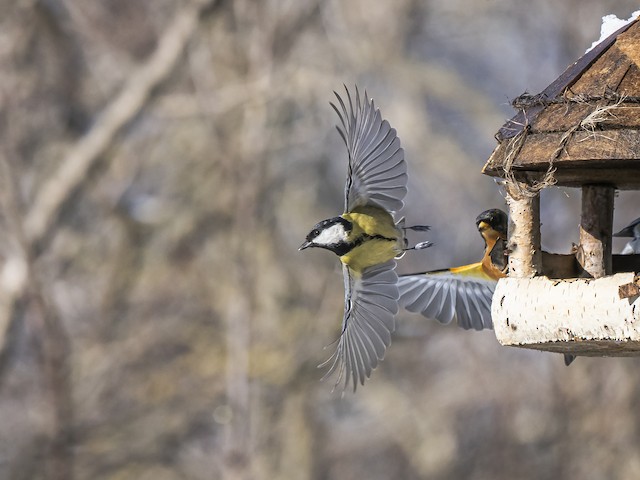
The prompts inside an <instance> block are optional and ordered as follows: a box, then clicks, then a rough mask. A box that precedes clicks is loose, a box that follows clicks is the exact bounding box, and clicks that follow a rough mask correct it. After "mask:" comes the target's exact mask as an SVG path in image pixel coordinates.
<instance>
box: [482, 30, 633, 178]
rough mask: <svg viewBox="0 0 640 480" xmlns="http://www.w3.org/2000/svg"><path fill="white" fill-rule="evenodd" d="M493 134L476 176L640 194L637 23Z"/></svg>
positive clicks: (520, 104) (525, 103) (522, 102)
mask: <svg viewBox="0 0 640 480" xmlns="http://www.w3.org/2000/svg"><path fill="white" fill-rule="evenodd" d="M513 106H514V108H516V109H517V110H518V114H517V115H516V116H515V117H513V118H512V119H511V120H509V121H508V122H507V123H506V124H505V125H504V126H503V127H502V128H501V129H500V130H499V131H498V133H497V134H496V139H497V140H498V146H497V147H496V149H495V150H494V151H493V153H492V155H491V157H490V158H489V160H488V162H487V164H486V165H485V166H484V169H483V173H485V174H487V175H491V176H494V177H502V178H511V179H515V180H518V181H522V182H525V183H528V184H534V183H536V182H540V181H545V182H546V183H547V184H556V185H564V186H570V187H578V186H581V185H585V184H594V183H596V184H609V185H613V186H614V187H616V188H619V189H640V19H637V20H634V21H633V22H631V23H629V24H628V25H625V26H624V27H623V28H621V29H620V30H618V31H617V32H615V33H614V34H612V35H611V36H610V37H608V38H607V39H605V40H604V41H602V42H601V43H600V44H598V45H597V46H596V47H595V48H594V49H592V50H590V51H589V52H587V53H586V54H585V55H584V56H583V57H582V58H580V59H579V60H578V61H577V62H575V63H574V64H573V65H571V66H569V68H567V70H566V71H565V72H564V73H563V74H562V75H561V76H560V77H559V78H558V79H556V80H555V81H554V82H553V83H552V84H551V85H549V86H548V87H547V88H546V89H545V90H544V91H543V92H542V93H540V94H538V95H529V94H524V95H521V96H520V97H518V98H516V99H515V100H514V101H513Z"/></svg>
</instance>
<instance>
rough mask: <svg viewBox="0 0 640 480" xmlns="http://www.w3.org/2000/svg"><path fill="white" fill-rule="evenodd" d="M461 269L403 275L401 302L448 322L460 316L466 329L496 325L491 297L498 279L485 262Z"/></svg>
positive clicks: (399, 285) (410, 307) (460, 321)
mask: <svg viewBox="0 0 640 480" xmlns="http://www.w3.org/2000/svg"><path fill="white" fill-rule="evenodd" d="M460 269H462V271H461V272H459V273H456V272H454V271H452V270H456V269H452V270H441V271H434V272H427V273H421V274H415V275H403V276H401V277H400V278H399V280H398V289H399V291H400V300H399V303H400V305H401V306H402V307H404V308H406V309H407V310H409V311H410V312H415V313H421V314H422V315H424V316H425V317H427V318H434V319H436V320H438V321H439V322H440V323H444V324H447V323H450V322H451V321H452V320H453V319H454V318H456V319H457V321H458V325H459V326H460V327H462V328H464V329H470V328H473V329H475V330H483V329H485V328H493V322H492V321H491V299H492V297H493V292H494V290H495V287H496V283H497V281H496V280H493V279H491V278H489V277H488V276H487V275H486V274H485V273H484V272H483V270H482V265H481V263H475V264H471V265H467V266H465V267H458V270H460Z"/></svg>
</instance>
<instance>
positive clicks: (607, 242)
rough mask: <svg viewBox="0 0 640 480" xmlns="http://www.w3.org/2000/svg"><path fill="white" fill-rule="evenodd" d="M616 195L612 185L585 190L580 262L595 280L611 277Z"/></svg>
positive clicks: (588, 186)
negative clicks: (614, 201)
mask: <svg viewBox="0 0 640 480" xmlns="http://www.w3.org/2000/svg"><path fill="white" fill-rule="evenodd" d="M614 192H615V189H614V188H613V187H612V186H610V185H584V186H583V187H582V216H581V219H580V248H579V253H580V255H579V256H578V261H580V263H581V265H582V268H584V270H585V272H586V273H588V274H589V275H591V276H592V277H593V278H600V277H604V276H605V275H611V270H612V269H611V233H612V229H613V196H614Z"/></svg>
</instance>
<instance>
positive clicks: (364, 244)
mask: <svg viewBox="0 0 640 480" xmlns="http://www.w3.org/2000/svg"><path fill="white" fill-rule="evenodd" d="M345 89H346V87H345ZM346 91H347V103H348V107H347V104H345V102H344V101H343V100H342V98H341V97H340V95H338V94H337V93H336V92H334V93H335V95H336V98H337V99H338V104H339V106H340V108H338V107H337V106H336V105H335V104H333V103H331V106H332V107H333V109H334V110H335V112H336V113H337V114H338V117H339V118H340V124H339V125H338V126H337V129H338V132H339V133H340V136H341V137H342V139H343V141H344V143H345V145H346V147H347V153H348V157H349V164H348V171H347V182H346V185H345V202H344V205H345V207H344V213H343V214H342V215H340V216H338V217H333V218H329V219H327V220H323V221H321V222H320V223H318V224H316V225H315V226H314V227H313V229H312V230H311V232H310V233H309V234H308V235H307V237H306V240H305V242H304V243H303V244H302V245H301V246H300V250H304V249H305V248H309V247H320V248H324V249H327V250H330V251H332V252H333V253H335V254H336V255H338V257H340V261H341V262H342V272H343V277H344V288H345V301H344V316H343V320H342V332H341V334H340V337H339V339H338V340H337V348H336V351H335V352H334V353H333V355H331V357H329V359H328V360H327V361H326V362H324V363H323V364H321V365H320V367H323V366H327V365H329V369H328V372H327V374H326V375H325V377H324V378H326V377H327V376H329V375H330V374H332V373H333V372H335V371H337V372H338V378H337V380H336V386H337V385H338V384H339V383H340V382H341V381H342V380H344V387H345V388H346V387H347V386H348V384H349V382H352V383H353V389H354V391H355V389H356V387H357V384H358V383H360V384H364V381H365V378H368V377H369V376H370V375H371V372H372V370H373V369H374V368H375V367H376V366H377V365H378V362H379V361H380V360H382V359H383V357H384V354H385V350H386V348H387V347H388V346H389V345H390V343H391V332H393V331H394V329H395V314H396V313H397V312H398V295H399V294H398V286H397V282H398V275H397V274H396V272H395V267H396V262H395V259H396V258H398V257H400V256H401V255H402V254H403V253H404V252H405V251H406V250H410V249H421V248H426V247H428V246H430V242H422V243H420V244H417V245H415V246H414V247H412V248H407V242H406V240H405V231H406V230H408V229H412V230H416V231H424V230H427V229H428V228H429V227H427V226H415V227H404V223H403V220H402V219H401V220H400V221H398V222H396V221H395V220H394V212H397V211H399V210H400V209H401V208H402V207H403V198H404V196H405V195H406V193H407V166H406V163H405V160H404V151H403V149H402V148H401V146H400V139H399V138H398V137H397V135H396V131H395V129H393V128H391V126H390V125H389V122H388V121H387V120H383V119H382V116H381V114H380V110H378V109H377V108H376V107H375V105H374V103H373V100H370V101H367V93H366V91H365V94H364V98H363V99H362V100H361V98H360V93H359V91H358V89H357V87H356V92H355V102H354V101H353V100H354V99H353V98H352V96H351V94H350V93H349V90H348V89H346Z"/></svg>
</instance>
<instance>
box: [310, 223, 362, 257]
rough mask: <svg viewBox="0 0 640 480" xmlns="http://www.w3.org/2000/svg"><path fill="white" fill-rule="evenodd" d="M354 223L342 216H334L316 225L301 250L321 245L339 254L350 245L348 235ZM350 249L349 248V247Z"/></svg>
mask: <svg viewBox="0 0 640 480" xmlns="http://www.w3.org/2000/svg"><path fill="white" fill-rule="evenodd" d="M352 228H353V225H352V224H351V222H349V221H348V220H345V219H344V218H342V217H333V218H329V219H327V220H323V221H321V222H320V223H317V224H316V225H314V227H313V229H312V230H311V231H310V232H309V234H308V235H307V238H306V240H305V241H304V243H303V244H302V245H300V248H299V250H304V249H305V248H309V247H320V248H326V249H327V250H331V251H332V252H335V253H336V254H338V255H342V253H341V252H342V251H344V250H345V248H347V246H348V243H349V241H348V237H349V233H350V232H351V229H352ZM347 250H348V249H347Z"/></svg>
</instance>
